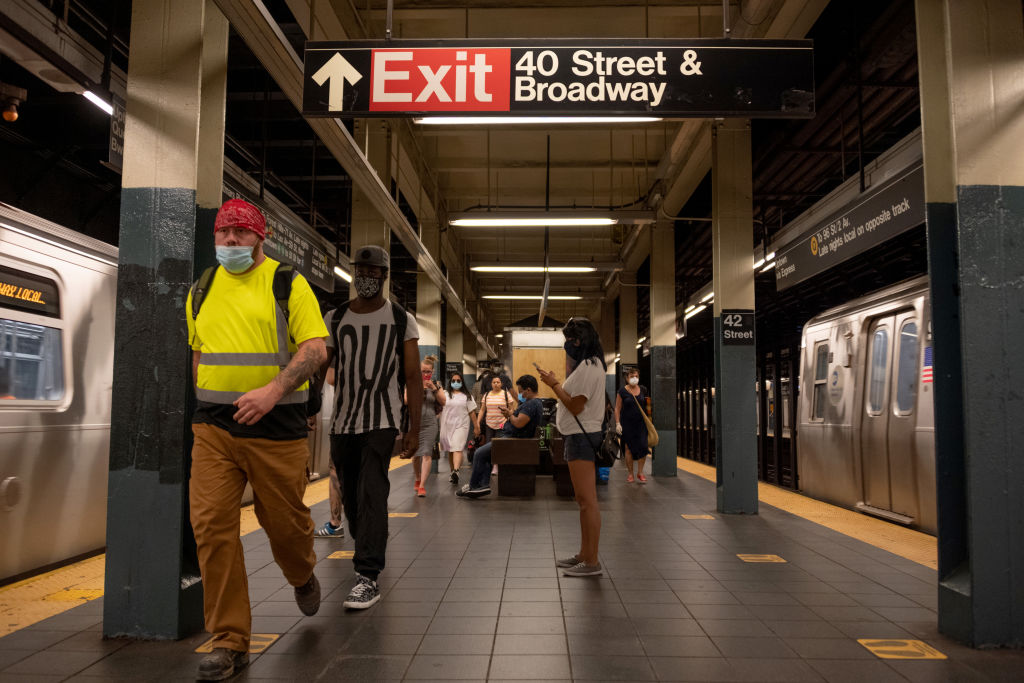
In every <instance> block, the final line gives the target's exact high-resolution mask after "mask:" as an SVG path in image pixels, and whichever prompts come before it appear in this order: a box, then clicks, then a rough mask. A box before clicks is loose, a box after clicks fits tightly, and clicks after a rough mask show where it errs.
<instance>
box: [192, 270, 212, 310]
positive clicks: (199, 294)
mask: <svg viewBox="0 0 1024 683" xmlns="http://www.w3.org/2000/svg"><path fill="white" fill-rule="evenodd" d="M216 273H217V266H210V267H209V268H207V269H206V270H204V271H203V274H202V275H200V276H199V279H198V280H196V281H195V282H193V283H192V290H191V294H192V320H193V322H194V321H195V319H196V318H198V317H199V309H200V308H202V306H203V299H205V298H206V293H207V292H208V291H210V284H211V283H212V282H213V276H214V275H216Z"/></svg>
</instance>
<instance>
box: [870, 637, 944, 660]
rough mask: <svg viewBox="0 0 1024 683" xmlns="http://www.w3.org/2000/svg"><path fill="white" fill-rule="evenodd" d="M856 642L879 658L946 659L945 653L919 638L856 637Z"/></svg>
mask: <svg viewBox="0 0 1024 683" xmlns="http://www.w3.org/2000/svg"><path fill="white" fill-rule="evenodd" d="M857 642H858V643H860V644H861V645H863V646H864V647H866V648H867V649H868V650H870V651H871V653H872V654H873V655H875V656H876V657H880V658H881V659H946V655H944V654H942V653H941V652H939V651H938V650H936V649H935V648H934V647H932V646H931V645H928V644H927V643H924V642H922V641H920V640H893V639H891V638H890V639H886V640H874V639H869V638H858V639H857Z"/></svg>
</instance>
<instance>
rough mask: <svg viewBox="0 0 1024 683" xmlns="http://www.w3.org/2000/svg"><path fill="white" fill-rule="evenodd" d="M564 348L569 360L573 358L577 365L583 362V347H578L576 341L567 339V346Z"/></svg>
mask: <svg viewBox="0 0 1024 683" xmlns="http://www.w3.org/2000/svg"><path fill="white" fill-rule="evenodd" d="M562 348H564V349H565V353H566V355H568V356H569V358H572V359H573V360H574V361H576V362H577V363H579V362H580V361H582V360H583V358H584V355H583V353H584V352H583V347H582V346H577V345H576V341H575V340H574V339H566V340H565V345H564V346H563V347H562Z"/></svg>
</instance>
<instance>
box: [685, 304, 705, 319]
mask: <svg viewBox="0 0 1024 683" xmlns="http://www.w3.org/2000/svg"><path fill="white" fill-rule="evenodd" d="M705 308H707V306H698V307H697V308H695V309H693V310H692V311H690V312H689V313H687V314H686V315H685V316H683V320H689V319H690V318H692V317H693V316H695V315H697V314H698V313H700V312H701V311H703V310H704V309H705Z"/></svg>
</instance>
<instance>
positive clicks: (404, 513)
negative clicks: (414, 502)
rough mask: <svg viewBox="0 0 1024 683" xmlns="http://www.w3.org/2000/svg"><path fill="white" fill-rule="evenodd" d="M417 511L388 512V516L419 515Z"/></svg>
mask: <svg viewBox="0 0 1024 683" xmlns="http://www.w3.org/2000/svg"><path fill="white" fill-rule="evenodd" d="M419 515H420V513H418V512H389V513H388V517H419Z"/></svg>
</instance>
